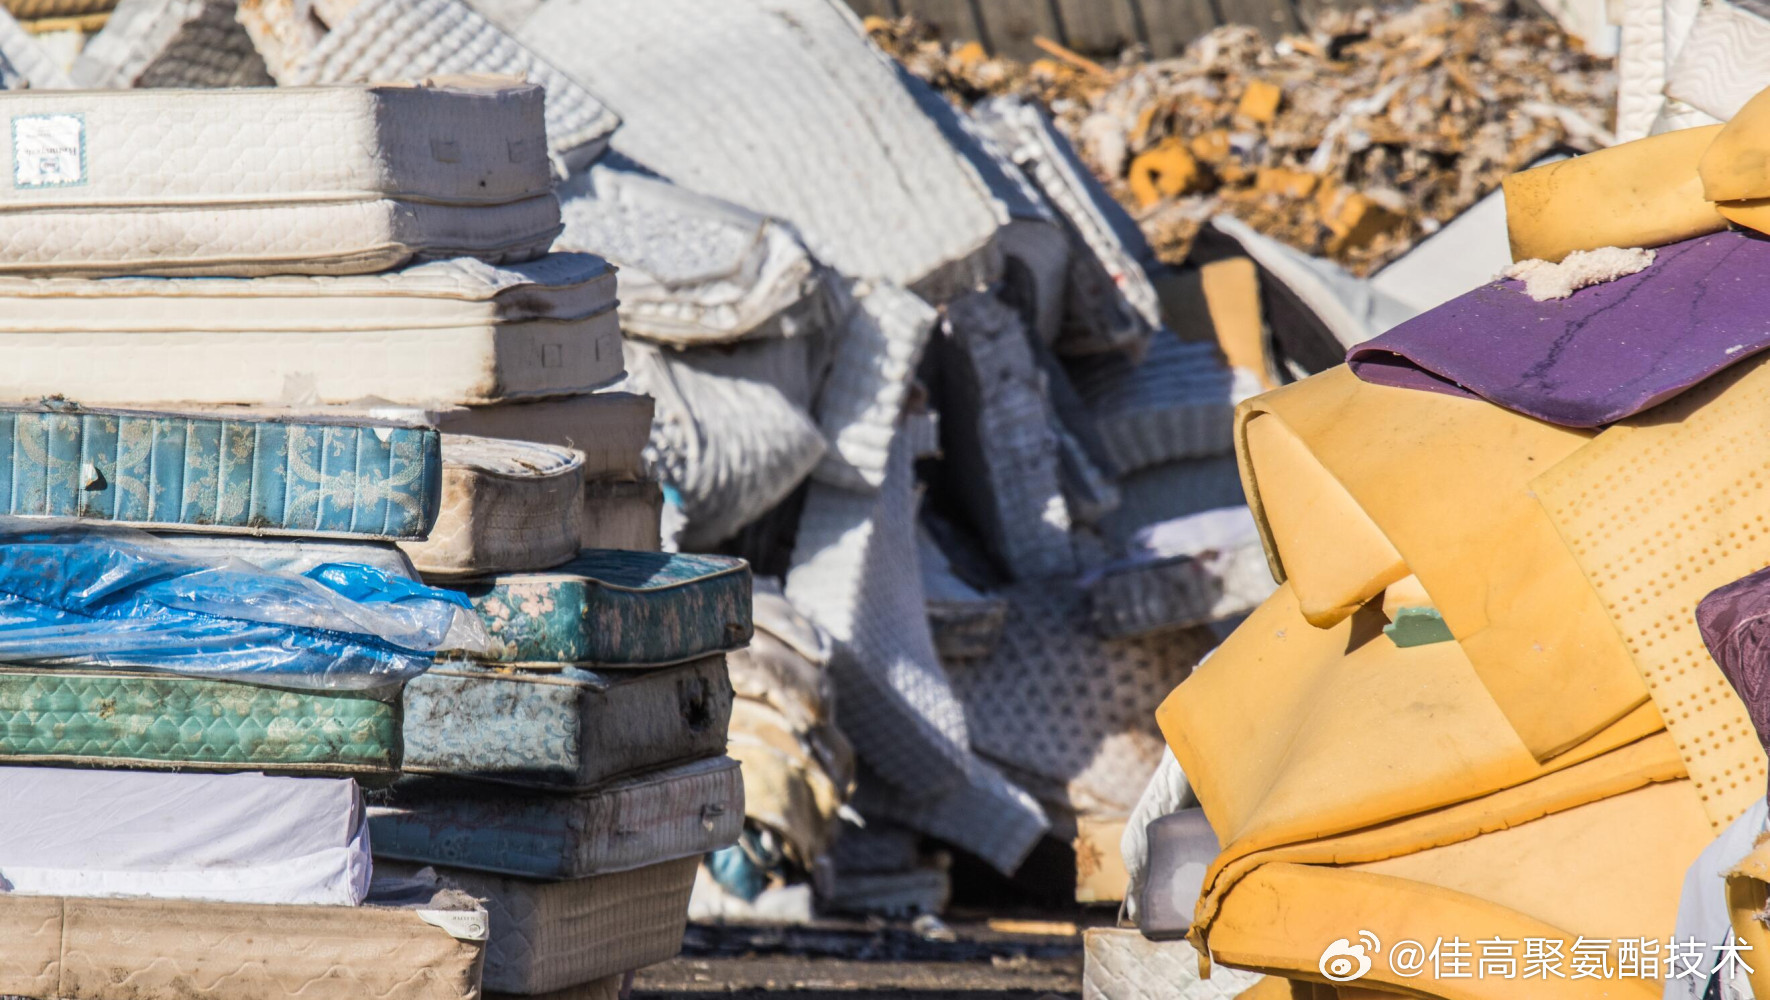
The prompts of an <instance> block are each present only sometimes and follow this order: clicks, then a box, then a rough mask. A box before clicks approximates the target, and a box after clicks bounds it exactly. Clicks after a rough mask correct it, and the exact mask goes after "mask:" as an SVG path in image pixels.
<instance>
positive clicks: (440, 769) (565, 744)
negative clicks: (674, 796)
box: [405, 656, 732, 789]
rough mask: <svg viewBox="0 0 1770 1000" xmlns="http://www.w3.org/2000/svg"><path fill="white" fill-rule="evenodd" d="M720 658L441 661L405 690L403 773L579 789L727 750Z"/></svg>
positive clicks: (727, 707)
mask: <svg viewBox="0 0 1770 1000" xmlns="http://www.w3.org/2000/svg"><path fill="white" fill-rule="evenodd" d="M731 700H732V689H731V682H730V680H729V679H728V678H727V677H726V672H725V658H724V657H723V656H710V657H706V658H704V659H700V660H695V661H693V662H691V663H684V664H681V665H679V666H674V667H665V668H662V669H659V670H624V671H618V672H615V673H610V674H598V673H593V672H591V671H588V670H580V669H578V668H576V667H563V668H560V669H557V670H547V671H528V670H516V671H512V670H503V669H498V668H493V667H484V666H478V665H474V664H466V663H442V664H438V665H437V666H434V667H432V668H431V669H430V670H429V671H428V672H426V673H424V674H422V675H420V676H418V677H417V678H414V679H413V680H412V681H411V682H410V683H408V684H407V685H406V690H405V744H406V753H405V770H406V771H408V772H413V773H423V774H452V775H460V776H465V777H474V778H480V779H486V780H493V781H500V782H506V783H509V784H514V785H525V786H529V787H534V788H556V789H585V788H592V787H595V786H597V785H600V784H603V783H605V782H607V781H609V780H611V779H613V778H617V777H620V776H622V775H627V774H632V773H635V772H638V771H642V770H645V769H647V768H654V767H662V766H664V765H666V764H668V763H670V762H672V761H679V760H692V759H695V758H698V757H707V756H711V755H714V754H718V753H720V752H722V751H723V750H724V749H725V732H726V725H727V723H728V722H729V721H730V719H731Z"/></svg>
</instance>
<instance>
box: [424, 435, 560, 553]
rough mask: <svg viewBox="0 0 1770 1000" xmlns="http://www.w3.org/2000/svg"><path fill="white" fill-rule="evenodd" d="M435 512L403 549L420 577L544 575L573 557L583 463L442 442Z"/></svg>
mask: <svg viewBox="0 0 1770 1000" xmlns="http://www.w3.org/2000/svg"><path fill="white" fill-rule="evenodd" d="M442 449H443V450H442V457H443V473H442V511H441V513H440V514H439V515H438V517H437V520H436V527H434V528H432V529H431V531H430V537H428V538H426V539H424V540H423V541H421V542H404V543H402V546H403V547H404V549H405V551H406V554H407V555H409V556H411V557H412V564H413V565H414V566H416V567H417V568H418V570H419V572H421V573H423V574H424V575H425V576H427V577H430V576H473V575H479V574H484V573H503V572H510V571H515V570H529V569H544V568H546V567H548V566H557V565H559V564H560V563H563V562H567V561H569V560H570V559H571V558H572V557H573V556H575V555H577V554H578V538H579V536H580V535H581V534H582V531H583V526H582V524H581V523H580V522H581V521H582V519H583V515H584V499H583V494H584V456H583V455H582V454H580V453H578V452H576V451H573V450H572V449H570V448H561V447H559V446H557V445H548V444H532V443H530V442H527V441H507V440H503V439H501V438H481V437H468V436H463V435H459V434H445V435H443V446H442Z"/></svg>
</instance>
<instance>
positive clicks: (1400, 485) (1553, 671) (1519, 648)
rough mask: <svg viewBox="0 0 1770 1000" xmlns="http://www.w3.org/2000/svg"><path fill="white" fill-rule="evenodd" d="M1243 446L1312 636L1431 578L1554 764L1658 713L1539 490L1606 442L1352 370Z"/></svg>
mask: <svg viewBox="0 0 1770 1000" xmlns="http://www.w3.org/2000/svg"><path fill="white" fill-rule="evenodd" d="M1624 280H1625V281H1626V280H1629V279H1624ZM1605 287H1607V288H1608V287H1615V286H1614V285H1612V286H1605ZM1515 297H1517V296H1515ZM1518 298H1522V297H1518ZM1523 301H1524V302H1525V303H1526V304H1530V303H1529V300H1528V299H1523ZM1263 425H1264V426H1263ZM1237 437H1238V441H1237V446H1238V450H1240V452H1241V458H1242V471H1243V475H1244V476H1245V478H1246V482H1247V487H1248V505H1249V507H1251V508H1252V509H1253V511H1254V516H1255V518H1256V520H1257V521H1258V522H1259V523H1260V526H1261V533H1262V536H1263V539H1264V541H1265V542H1266V543H1267V555H1268V557H1269V558H1271V559H1272V561H1273V569H1274V575H1276V576H1281V577H1283V578H1286V579H1289V580H1290V581H1291V582H1292V584H1293V586H1294V587H1295V590H1296V593H1297V594H1298V596H1299V597H1300V598H1302V606H1303V608H1304V615H1305V617H1306V618H1308V620H1309V621H1310V622H1311V623H1312V624H1315V625H1317V626H1318V627H1319V626H1323V625H1328V624H1332V623H1333V622H1334V621H1335V620H1337V619H1338V618H1340V617H1343V616H1345V615H1348V614H1351V613H1352V612H1353V611H1354V610H1356V609H1357V608H1359V607H1361V606H1362V605H1364V604H1365V603H1366V602H1367V601H1369V600H1370V599H1371V598H1373V597H1376V596H1377V595H1378V594H1380V593H1381V592H1382V591H1383V589H1384V588H1385V587H1387V586H1388V585H1390V584H1392V583H1395V582H1397V581H1399V580H1402V579H1404V578H1406V577H1407V576H1409V575H1410V574H1411V575H1414V576H1417V577H1419V579H1420V583H1421V585H1422V586H1424V587H1425V589H1426V591H1427V592H1428V593H1429V594H1430V595H1431V596H1432V603H1433V605H1434V606H1435V607H1437V609H1438V611H1439V613H1440V614H1442V615H1443V616H1444V621H1445V624H1447V625H1449V626H1450V630H1451V633H1452V634H1453V635H1455V636H1456V637H1457V644H1458V645H1460V646H1461V647H1462V649H1463V650H1464V652H1465V653H1466V654H1467V655H1468V657H1469V659H1470V660H1471V661H1472V662H1473V663H1474V666H1475V671H1476V673H1477V674H1478V675H1479V676H1480V677H1481V679H1482V681H1483V682H1484V683H1485V685H1486V687H1487V689H1488V692H1489V693H1490V694H1491V695H1492V696H1493V698H1494V700H1495V701H1496V702H1497V703H1498V704H1499V706H1500V709H1501V711H1503V712H1504V713H1505V714H1506V717H1507V718H1508V719H1509V720H1510V721H1511V723H1512V725H1513V726H1514V727H1516V729H1517V731H1518V733H1519V735H1520V736H1521V737H1522V738H1523V740H1524V742H1525V744H1526V745H1527V746H1529V747H1530V749H1531V751H1532V752H1533V753H1535V754H1537V755H1538V756H1540V757H1543V758H1548V757H1551V756H1553V755H1554V754H1557V753H1559V752H1561V751H1563V750H1565V749H1567V748H1568V747H1570V746H1573V745H1575V744H1577V743H1579V742H1580V741H1581V740H1584V739H1586V738H1587V737H1589V736H1591V735H1592V734H1593V733H1595V732H1597V731H1598V730H1600V729H1602V728H1604V727H1605V726H1608V725H1610V724H1611V723H1613V722H1615V721H1616V720H1617V719H1619V718H1621V717H1622V716H1623V715H1625V714H1626V713H1628V712H1629V711H1631V710H1633V709H1634V708H1636V707H1637V706H1639V705H1640V704H1641V703H1642V702H1643V701H1645V700H1646V698H1647V689H1646V687H1645V686H1644V684H1643V683H1642V680H1641V676H1640V674H1639V673H1638V672H1637V671H1636V670H1635V666H1634V664H1632V663H1631V662H1630V659H1629V654H1628V650H1627V649H1626V648H1625V646H1624V643H1623V638H1622V636H1621V635H1619V634H1618V632H1617V629H1616V628H1615V626H1613V625H1612V624H1611V622H1610V621H1609V619H1608V615H1607V614H1606V612H1605V610H1604V603H1605V601H1604V600H1603V599H1602V598H1601V596H1600V595H1599V594H1598V592H1596V591H1595V590H1594V589H1593V586H1592V584H1591V583H1590V582H1588V578H1587V576H1586V574H1584V573H1583V572H1582V571H1581V564H1580V561H1579V560H1578V558H1577V557H1576V555H1575V553H1574V552H1572V551H1570V550H1569V548H1568V546H1567V544H1566V542H1565V541H1564V540H1563V536H1562V535H1561V534H1558V533H1557V531H1556V524H1555V522H1554V521H1553V520H1551V518H1550V517H1549V515H1548V514H1546V513H1545V512H1544V509H1543V505H1542V504H1540V503H1539V502H1538V498H1539V497H1540V496H1541V495H1542V493H1541V490H1540V489H1539V488H1536V487H1533V486H1532V485H1531V480H1532V479H1533V478H1534V477H1536V476H1537V475H1538V474H1539V473H1541V472H1543V471H1544V470H1547V469H1549V468H1550V467H1552V466H1553V465H1554V464H1555V463H1556V462H1559V461H1561V460H1562V459H1564V458H1566V457H1567V456H1569V455H1572V454H1574V453H1576V452H1577V451H1578V450H1579V449H1580V448H1581V447H1582V446H1583V445H1585V444H1586V443H1587V442H1588V441H1590V440H1591V434H1590V432H1588V431H1582V430H1570V429H1567V428H1562V427H1556V426H1554V425H1553V424H1547V423H1543V422H1541V421H1538V420H1532V419H1530V418H1528V417H1523V416H1519V415H1518V414H1516V413H1513V412H1511V411H1509V410H1506V409H1502V408H1501V407H1498V406H1492V405H1489V404H1487V403H1485V402H1481V401H1478V400H1471V399H1459V398H1456V397H1453V396H1446V395H1441V394H1439V393H1435V392H1414V391H1411V390H1407V389H1396V388H1390V387H1387V386H1378V385H1370V384H1368V383H1365V382H1363V381H1360V380H1359V379H1357V378H1356V377H1354V376H1353V374H1352V373H1351V372H1349V371H1347V370H1346V369H1345V368H1335V369H1332V370H1330V371H1327V372H1323V373H1322V374H1320V375H1317V376H1314V377H1313V378H1310V379H1307V380H1305V381H1303V382H1298V383H1295V384H1293V385H1288V386H1285V387H1283V388H1281V389H1278V390H1276V391H1274V392H1269V393H1266V394H1264V395H1261V396H1256V397H1254V398H1253V399H1250V400H1248V401H1247V402H1245V403H1243V404H1242V406H1241V409H1240V410H1238V411H1237ZM1723 468H1724V467H1723ZM1657 509H1669V508H1657ZM1330 542H1331V544H1330ZM1704 593H1706V591H1704ZM1699 596H1700V595H1699ZM1692 607H1694V601H1693V602H1692ZM1425 648H1431V647H1425Z"/></svg>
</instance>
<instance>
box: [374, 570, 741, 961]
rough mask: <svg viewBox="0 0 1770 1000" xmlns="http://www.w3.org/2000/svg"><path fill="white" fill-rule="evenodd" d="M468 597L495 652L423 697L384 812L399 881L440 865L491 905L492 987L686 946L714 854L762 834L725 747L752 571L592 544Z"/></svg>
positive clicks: (409, 724)
mask: <svg viewBox="0 0 1770 1000" xmlns="http://www.w3.org/2000/svg"><path fill="white" fill-rule="evenodd" d="M454 586H455V587H456V589H457V592H458V593H459V594H461V595H462V598H463V600H464V601H467V602H470V603H471V605H472V608H473V610H474V612H475V614H476V617H477V618H478V620H479V622H480V623H481V624H482V625H483V627H484V629H485V631H486V633H487V634H488V635H489V637H490V642H489V643H488V644H487V646H486V647H485V648H484V650H483V651H482V652H480V653H479V654H477V655H476V656H475V657H473V658H471V659H450V660H448V661H446V662H443V663H439V664H438V665H436V666H435V667H433V668H432V669H431V670H429V671H428V672H426V673H425V674H424V675H422V676H421V677H419V678H417V679H415V680H414V681H412V682H411V683H410V684H408V685H407V686H406V689H405V698H404V718H405V723H406V725H405V740H406V745H405V752H406V765H405V769H406V771H407V772H408V774H407V776H406V777H404V778H402V779H400V780H399V781H398V782H396V783H395V784H394V785H393V786H392V787H391V788H389V789H388V790H386V791H385V792H382V793H378V794H377V795H376V796H375V798H374V801H373V803H372V804H371V807H370V809H369V824H370V830H371V837H372V842H373V843H374V845H375V852H376V855H377V857H380V858H385V859H388V860H389V861H392V862H396V863H397V864H396V865H388V866H384V869H383V870H390V871H391V870H417V869H419V868H421V867H428V868H430V869H432V870H434V871H435V872H436V873H437V874H438V876H439V877H440V878H441V879H442V880H443V882H444V884H446V885H450V886H453V887H456V888H459V889H462V890H464V891H465V892H467V893H469V894H471V895H473V896H475V897H478V898H481V899H484V900H485V901H486V907H487V910H488V912H489V914H490V939H489V941H488V948H487V952H486V963H485V977H484V985H485V989H486V990H487V992H488V993H493V994H511V995H522V996H532V995H538V994H548V993H552V992H554V991H558V990H565V989H577V988H587V987H588V985H589V984H592V983H595V982H597V981H599V980H602V979H605V978H607V977H609V976H611V975H619V974H621V973H623V972H626V971H630V970H632V969H636V968H639V967H640V966H644V965H649V964H651V963H654V962H658V961H662V960H663V959H666V958H668V957H670V956H672V955H674V954H675V953H676V951H677V949H678V948H680V947H681V942H682V933H683V929H684V927H685V926H686V921H687V916H688V899H689V894H690V892H691V890H692V888H693V886H694V882H695V872H696V869H697V868H698V865H699V859H700V858H701V857H702V856H703V855H705V854H708V853H710V852H713V851H716V850H719V849H721V848H724V847H727V846H728V845H730V844H731V843H733V842H734V841H736V840H737V838H738V835H739V833H740V832H741V830H742V828H743V824H744V784H743V780H742V778H741V776H740V774H739V771H738V762H737V761H735V760H733V759H731V758H729V757H726V756H724V755H723V754H724V752H725V739H726V727H727V725H728V724H729V722H730V719H731V715H732V703H733V694H732V686H731V682H730V680H729V679H728V676H727V673H726V667H725V654H726V653H727V652H730V651H733V650H736V649H738V648H741V647H742V646H743V645H744V644H745V643H747V642H748V641H749V638H750V630H751V624H750V622H751V616H750V573H749V567H748V566H747V565H745V564H744V563H743V562H742V561H740V560H735V559H726V558H721V557H713V556H687V555H672V554H666V553H654V552H638V551H616V550H585V551H583V552H581V553H578V554H577V555H576V557H575V558H573V559H571V560H570V561H569V562H567V563H565V564H564V565H562V566H558V567H556V568H552V569H549V570H545V571H534V572H510V573H496V574H491V575H487V576H485V577H484V578H482V579H478V580H469V581H461V582H458V583H456V584H454ZM401 866H403V867H401Z"/></svg>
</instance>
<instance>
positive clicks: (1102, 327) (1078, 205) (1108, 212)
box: [975, 97, 1162, 355]
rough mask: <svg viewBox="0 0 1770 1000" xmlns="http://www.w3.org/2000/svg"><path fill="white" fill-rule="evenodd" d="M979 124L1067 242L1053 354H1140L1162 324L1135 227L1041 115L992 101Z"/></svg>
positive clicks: (1012, 102)
mask: <svg viewBox="0 0 1770 1000" xmlns="http://www.w3.org/2000/svg"><path fill="white" fill-rule="evenodd" d="M975 115H976V117H977V120H978V122H979V123H980V124H981V125H982V126H983V128H984V129H985V130H987V131H988V132H989V134H990V135H991V136H992V137H994V138H995V140H996V142H997V143H998V144H1000V145H1001V146H1002V148H1003V149H1004V150H1005V151H1006V152H1007V154H1008V158H1009V159H1010V160H1012V161H1013V162H1014V163H1015V164H1017V165H1018V166H1019V167H1020V169H1021V170H1023V171H1024V172H1025V173H1026V175H1027V176H1028V177H1030V178H1031V179H1032V181H1033V183H1034V184H1036V185H1037V186H1038V188H1039V190H1040V191H1042V192H1043V193H1044V195H1045V198H1046V199H1047V200H1048V201H1049V202H1050V203H1051V205H1053V206H1054V207H1055V208H1056V210H1057V213H1058V215H1059V216H1060V217H1061V218H1062V219H1063V222H1064V229H1065V231H1066V232H1067V234H1068V236H1069V239H1070V256H1069V260H1070V269H1069V286H1068V287H1069V298H1068V301H1069V309H1068V313H1067V316H1066V322H1065V324H1064V329H1063V331H1062V332H1061V334H1060V335H1059V337H1058V338H1057V341H1056V346H1057V349H1058V350H1059V351H1060V352H1061V353H1064V354H1097V353H1101V352H1117V351H1125V352H1128V353H1130V354H1132V355H1136V354H1137V353H1140V352H1141V350H1142V349H1143V345H1145V344H1147V343H1148V341H1149V337H1150V335H1151V334H1152V333H1154V331H1155V330H1156V329H1158V328H1159V327H1160V326H1161V324H1162V310H1161V300H1160V298H1159V297H1158V296H1157V294H1156V290H1155V285H1154V284H1153V283H1152V282H1151V281H1150V280H1149V274H1148V272H1147V271H1146V270H1145V264H1146V262H1147V261H1149V260H1151V259H1152V256H1153V255H1152V254H1151V253H1150V250H1149V246H1148V244H1147V243H1146V242H1145V241H1144V239H1143V235H1142V233H1141V232H1140V231H1139V230H1138V228H1137V224H1136V222H1135V221H1134V220H1133V219H1132V218H1131V217H1130V214H1129V213H1127V212H1126V211H1125V210H1124V208H1123V207H1122V206H1120V205H1119V203H1118V202H1117V201H1115V200H1114V199H1113V197H1112V195H1111V194H1110V193H1108V192H1107V190H1106V188H1105V186H1104V185H1102V184H1101V183H1100V182H1099V181H1098V180H1097V179H1095V177H1094V175H1093V174H1092V173H1091V172H1089V170H1088V168H1087V165H1086V164H1084V163H1083V162H1082V160H1081V158H1080V157H1079V156H1077V155H1076V152H1075V149H1074V148H1073V147H1072V146H1071V145H1070V144H1069V140H1068V139H1065V138H1064V137H1063V135H1062V134H1061V133H1059V132H1058V131H1057V129H1056V128H1055V127H1054V126H1053V125H1052V124H1051V120H1050V118H1048V117H1046V115H1045V112H1044V111H1043V110H1041V109H1039V108H1037V107H1035V106H1033V105H1031V104H1028V103H1026V102H1025V101H1022V100H1020V99H1019V98H1014V97H998V98H993V99H991V100H988V101H985V102H983V103H981V104H979V105H978V106H977V109H976V111H975Z"/></svg>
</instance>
